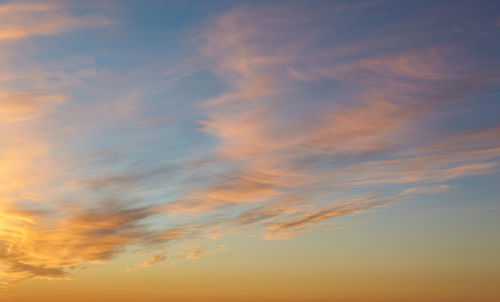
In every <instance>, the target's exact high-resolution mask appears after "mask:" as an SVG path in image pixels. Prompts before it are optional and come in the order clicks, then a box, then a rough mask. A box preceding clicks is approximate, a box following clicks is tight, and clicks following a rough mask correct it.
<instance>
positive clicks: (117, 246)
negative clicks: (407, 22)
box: [0, 2, 500, 288]
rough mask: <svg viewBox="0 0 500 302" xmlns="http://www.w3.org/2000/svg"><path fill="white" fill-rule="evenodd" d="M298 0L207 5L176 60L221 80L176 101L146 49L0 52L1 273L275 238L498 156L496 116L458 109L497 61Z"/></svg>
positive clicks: (8, 28)
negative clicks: (115, 57)
mask: <svg viewBox="0 0 500 302" xmlns="http://www.w3.org/2000/svg"><path fill="white" fill-rule="evenodd" d="M306 6H307V4H305V3H303V4H300V3H297V4H295V5H285V4H272V5H268V4H263V5H260V6H259V5H247V6H244V7H237V8H234V9H232V10H229V11H227V12H225V13H223V14H222V15H218V16H216V17H214V18H213V19H212V20H209V21H208V22H206V23H205V25H206V27H205V28H203V30H201V34H200V39H199V41H198V42H199V44H198V45H197V46H198V50H199V53H198V54H197V56H196V59H192V58H191V59H188V61H189V62H193V61H196V62H197V63H199V62H202V63H200V64H199V66H203V67H204V68H205V70H203V71H202V72H208V73H210V75H211V76H214V77H216V78H217V79H218V80H220V81H221V82H222V83H223V88H222V89H221V90H222V91H221V93H220V94H218V95H217V96H215V97H213V98H210V99H205V100H204V102H202V103H200V104H198V105H199V106H198V107H196V108H194V107H189V110H191V111H193V112H195V113H193V112H189V113H187V114H185V115H183V114H184V113H182V114H179V111H182V110H181V109H177V107H176V105H179V104H178V103H175V102H177V100H175V102H174V101H171V100H170V99H168V100H165V101H164V102H155V103H154V104H153V102H151V101H150V98H152V96H154V95H155V94H156V96H157V94H161V93H163V92H164V91H163V90H162V88H158V87H155V89H156V90H155V89H152V88H151V87H150V86H147V87H142V85H146V84H144V83H143V82H141V80H142V79H141V77H142V76H143V75H144V74H145V73H148V72H150V71H149V70H146V71H144V70H143V69H141V68H143V67H139V68H137V67H136V66H134V67H133V68H131V70H127V72H124V71H122V70H120V71H116V72H113V71H110V70H108V69H106V68H104V67H99V66H98V64H97V63H96V61H97V60H95V59H94V58H92V57H91V56H86V55H82V54H79V53H78V54H77V55H75V56H74V57H70V58H62V59H57V60H54V59H53V60H52V61H51V62H49V63H46V64H41V63H39V62H37V61H36V60H30V58H29V56H27V57H25V56H26V53H24V52H22V53H16V51H14V49H10V51H9V52H8V53H7V52H5V54H4V57H3V58H0V64H2V67H5V68H3V71H0V85H1V86H0V87H1V88H2V90H1V91H0V145H1V147H2V148H1V149H0V200H1V201H2V202H1V206H0V288H1V286H2V285H3V286H4V287H8V286H11V285H12V284H15V283H17V282H20V281H22V280H26V279H29V278H45V279H71V278H73V276H74V272H75V271H76V270H78V269H80V268H83V267H84V266H85V265H87V264H99V263H104V262H107V261H111V260H112V259H115V258H117V257H119V256H120V255H122V254H123V253H124V252H126V251H134V252H138V253H143V255H147V258H146V259H147V260H144V261H142V262H139V263H140V264H138V267H143V268H146V267H150V266H152V265H154V264H157V263H162V262H165V261H167V258H170V257H171V255H172V257H173V258H175V257H177V258H188V259H197V258H200V257H202V256H206V255H209V254H211V253H213V252H215V251H219V250H223V249H225V248H226V247H225V246H224V245H222V244H219V243H220V242H219V241H221V239H222V238H224V237H225V236H227V235H230V234H243V233H245V234H246V232H248V231H249V230H250V232H251V233H252V234H255V233H257V234H259V236H261V237H262V238H265V239H273V240H274V239H288V238H292V237H294V236H298V235H302V234H306V233H310V232H315V231H322V230H329V229H333V228H338V227H339V226H338V225H334V224H333V223H332V222H334V221H335V219H336V218H338V217H341V216H349V215H355V214H361V213H367V212H372V211H375V210H379V209H381V208H383V207H387V206H389V205H392V204H394V203H397V202H399V201H401V200H403V199H406V198H410V197H413V196H416V195H421V194H442V193H444V192H446V191H447V190H449V189H450V188H452V187H454V186H455V185H456V184H454V183H452V181H453V180H456V179H458V178H462V177H471V176H475V175H487V174H491V173H498V166H499V158H500V125H498V123H496V122H494V123H493V122H491V123H481V121H474V122H475V123H473V122H471V123H464V125H460V126H456V124H457V122H456V120H457V119H462V118H463V116H467V114H471V115H473V114H474V112H472V113H471V110H470V108H471V107H473V104H474V102H476V98H479V97H480V96H481V89H482V88H485V87H486V88H487V87H490V85H492V84H493V85H495V84H498V80H499V77H498V69H495V68H484V66H481V65H480V64H479V63H478V62H475V61H474V59H473V58H471V57H467V59H464V56H463V53H467V52H468V51H471V50H470V49H468V47H467V46H463V45H462V46H459V45H456V44H450V45H448V44H446V43H444V42H443V43H436V42H435V40H436V36H435V35H434V33H428V32H425V31H420V30H419V29H418V28H413V30H411V31H410V32H409V33H408V35H410V36H411V35H414V37H417V38H419V39H421V41H422V43H418V45H415V43H410V42H409V40H411V37H407V36H403V35H402V34H401V33H398V32H397V30H396V29H394V27H398V26H399V24H389V25H390V26H389V25H388V24H378V25H377V24H375V25H374V27H375V29H374V34H373V35H364V34H362V33H361V34H359V35H360V36H359V37H358V36H356V35H355V34H353V35H352V36H351V35H350V34H349V35H347V36H346V35H345V34H342V32H340V31H339V30H338V28H351V26H354V24H353V21H352V20H355V19H356V18H358V17H361V15H363V14H364V13H365V12H366V10H370V9H371V8H372V7H373V6H376V4H359V3H357V4H346V5H335V4H329V3H326V4H325V5H324V8H322V9H305V7H306ZM96 7H98V6H96ZM94 9H95V8H94ZM368 16H370V14H368ZM0 20H1V23H2V24H4V25H5V26H4V27H3V28H2V29H0V47H6V49H7V48H9V47H8V44H9V43H24V42H28V40H30V38H33V37H35V36H36V37H43V36H49V35H50V36H55V35H58V34H63V33H68V32H69V31H72V30H76V29H79V30H80V29H85V28H94V27H105V26H109V25H111V24H113V22H112V21H110V19H109V18H108V17H106V16H105V15H102V14H100V13H97V12H94V13H89V14H83V15H82V14H75V13H72V12H71V10H70V9H69V8H68V7H67V6H66V5H63V4H61V2H53V3H52V2H47V3H42V4H40V3H27V2H19V3H18V2H11V3H9V4H2V5H0ZM352 28H353V30H354V27H352ZM388 32H392V33H393V34H391V35H386V33H388ZM394 32H395V34H394ZM405 34H406V33H405ZM419 41H420V40H419ZM31 43H34V42H33V41H31ZM6 45H7V46H6ZM9 45H10V44H9ZM20 45H21V44H20ZM401 45H404V47H402V46H401ZM12 62H14V63H12ZM17 62H20V63H19V65H17ZM23 62H24V65H23V64H21V63H23ZM13 65H16V66H13ZM138 65H139V64H138ZM199 66H198V65H197V66H195V67H193V66H192V65H190V66H188V67H186V70H189V72H185V71H184V72H179V73H182V74H183V76H184V75H185V73H189V74H193V73H196V71H199V70H198V67H199ZM134 68H136V69H134ZM124 69H125V68H124ZM144 69H147V68H145V67H144ZM171 70H174V71H175V70H178V69H176V68H171ZM164 74H165V73H164V72H163V73H159V75H158V77H163V76H164ZM151 77H152V78H154V77H155V75H153V76H151ZM92 81H95V82H92ZM180 81H181V80H180V79H178V78H176V84H177V83H179V82H180ZM144 82H147V81H144ZM151 82H154V81H151ZM154 84H158V82H154ZM154 84H148V85H151V86H154ZM160 84H162V85H163V84H164V83H162V82H160ZM160 86H161V85H160ZM166 86H168V85H166ZM150 88H151V89H150ZM82 90H83V91H84V92H82ZM73 91H78V92H79V93H80V94H82V95H83V96H80V98H79V99H78V100H75V98H76V97H75V95H73V94H72V92H73ZM75 94H76V93H75ZM471 95H472V96H471ZM162 97H163V96H162ZM172 98H173V99H174V97H172ZM162 100H163V99H162ZM169 102H171V103H169ZM160 103H161V104H160ZM165 104H166V105H165ZM162 105H164V106H170V107H168V109H169V110H167V111H168V113H165V112H163V111H161V110H157V109H158V108H160V107H161V106H162ZM179 106H180V105H179ZM464 108H465V109H464ZM170 111H172V112H173V113H171V112H170ZM177 115H180V116H181V117H179V116H177ZM457 116H458V118H457ZM450 120H451V121H450ZM186 125H188V126H186ZM167 133H169V134H167ZM170 133H177V134H178V135H177V136H175V135H172V136H169V135H170ZM179 133H180V134H179ZM185 137H195V138H196V139H193V140H189V141H188V140H183V139H185ZM199 137H202V138H201V139H200V138H199ZM186 141H188V142H187V143H186ZM193 141H195V142H194V143H193ZM175 249H178V250H179V251H177V252H172V250H175ZM167 256H168V257H167ZM145 257H146V256H145Z"/></svg>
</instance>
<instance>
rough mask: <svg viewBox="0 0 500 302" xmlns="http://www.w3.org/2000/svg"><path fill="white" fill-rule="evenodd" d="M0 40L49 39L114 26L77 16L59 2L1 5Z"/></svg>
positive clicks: (97, 17)
mask: <svg viewBox="0 0 500 302" xmlns="http://www.w3.org/2000/svg"><path fill="white" fill-rule="evenodd" d="M0 19H1V20H2V29H0V41H2V40H10V39H21V38H25V37H29V36H47V35H55V34H59V33H62V32H66V31H68V30H72V29H78V28H84V27H102V26H109V25H111V24H113V22H112V21H111V20H109V19H108V18H106V17H104V16H101V15H95V14H89V15H84V16H74V15H71V14H70V13H68V12H67V11H66V8H65V7H64V6H61V5H58V4H56V3H22V2H19V3H17V2H11V3H7V4H2V5H0Z"/></svg>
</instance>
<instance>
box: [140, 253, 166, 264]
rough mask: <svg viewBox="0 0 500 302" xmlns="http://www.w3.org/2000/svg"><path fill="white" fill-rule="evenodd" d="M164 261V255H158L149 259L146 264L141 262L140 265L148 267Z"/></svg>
mask: <svg viewBox="0 0 500 302" xmlns="http://www.w3.org/2000/svg"><path fill="white" fill-rule="evenodd" d="M165 259H166V253H160V254H157V255H154V256H152V257H151V259H149V260H148V261H146V262H143V263H142V264H141V265H142V266H143V267H150V266H151V265H153V264H155V263H160V262H163V261H165Z"/></svg>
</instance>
